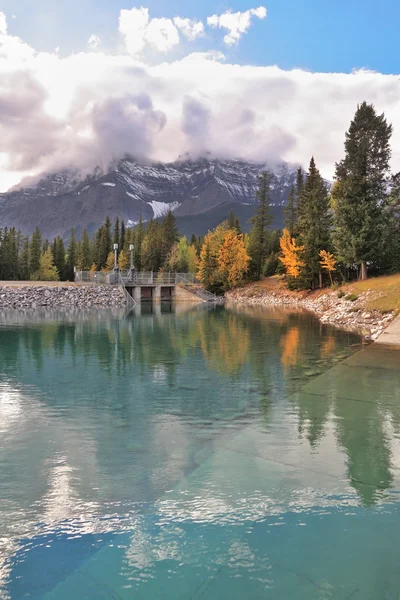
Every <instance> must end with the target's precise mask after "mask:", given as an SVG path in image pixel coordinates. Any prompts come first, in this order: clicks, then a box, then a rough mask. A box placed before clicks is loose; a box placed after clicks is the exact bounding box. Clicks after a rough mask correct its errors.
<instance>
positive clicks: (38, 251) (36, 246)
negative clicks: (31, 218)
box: [29, 227, 42, 277]
mask: <svg viewBox="0 0 400 600" xmlns="http://www.w3.org/2000/svg"><path fill="white" fill-rule="evenodd" d="M41 255H42V235H41V233H40V231H39V228H38V227H36V229H35V231H34V232H33V234H32V238H31V242H30V244H29V274H30V276H31V277H32V274H33V273H38V272H39V270H40V258H41Z"/></svg>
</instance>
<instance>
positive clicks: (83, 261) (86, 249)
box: [78, 227, 93, 271]
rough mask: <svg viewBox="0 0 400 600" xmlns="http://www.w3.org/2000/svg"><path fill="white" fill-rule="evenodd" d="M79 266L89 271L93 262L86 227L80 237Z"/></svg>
mask: <svg viewBox="0 0 400 600" xmlns="http://www.w3.org/2000/svg"><path fill="white" fill-rule="evenodd" d="M78 260H79V268H80V269H81V270H82V271H89V269H90V267H91V266H92V264H93V258H92V251H91V244H90V238H89V234H88V232H87V229H86V227H85V228H84V230H83V232H82V239H81V242H80V246H79V258H78Z"/></svg>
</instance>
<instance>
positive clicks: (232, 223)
mask: <svg viewBox="0 0 400 600" xmlns="http://www.w3.org/2000/svg"><path fill="white" fill-rule="evenodd" d="M235 224H236V217H235V214H234V212H233V210H231V211H230V212H229V216H228V227H229V229H235Z"/></svg>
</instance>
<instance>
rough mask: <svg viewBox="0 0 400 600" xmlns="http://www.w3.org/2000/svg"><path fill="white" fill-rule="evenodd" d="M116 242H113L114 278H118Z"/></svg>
mask: <svg viewBox="0 0 400 600" xmlns="http://www.w3.org/2000/svg"><path fill="white" fill-rule="evenodd" d="M118 271H119V269H118V244H114V275H115V280H117V278H118Z"/></svg>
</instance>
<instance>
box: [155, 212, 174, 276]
mask: <svg viewBox="0 0 400 600" xmlns="http://www.w3.org/2000/svg"><path fill="white" fill-rule="evenodd" d="M159 234H160V236H161V240H162V247H161V265H163V264H164V263H165V262H166V261H167V259H168V256H169V253H170V252H171V249H172V246H173V245H174V244H175V243H176V242H178V240H179V231H178V227H177V226H176V218H175V216H174V215H173V214H172V212H171V211H168V214H167V216H166V217H165V219H164V221H163V223H162V229H161V231H160V232H159ZM161 265H160V266H161Z"/></svg>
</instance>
